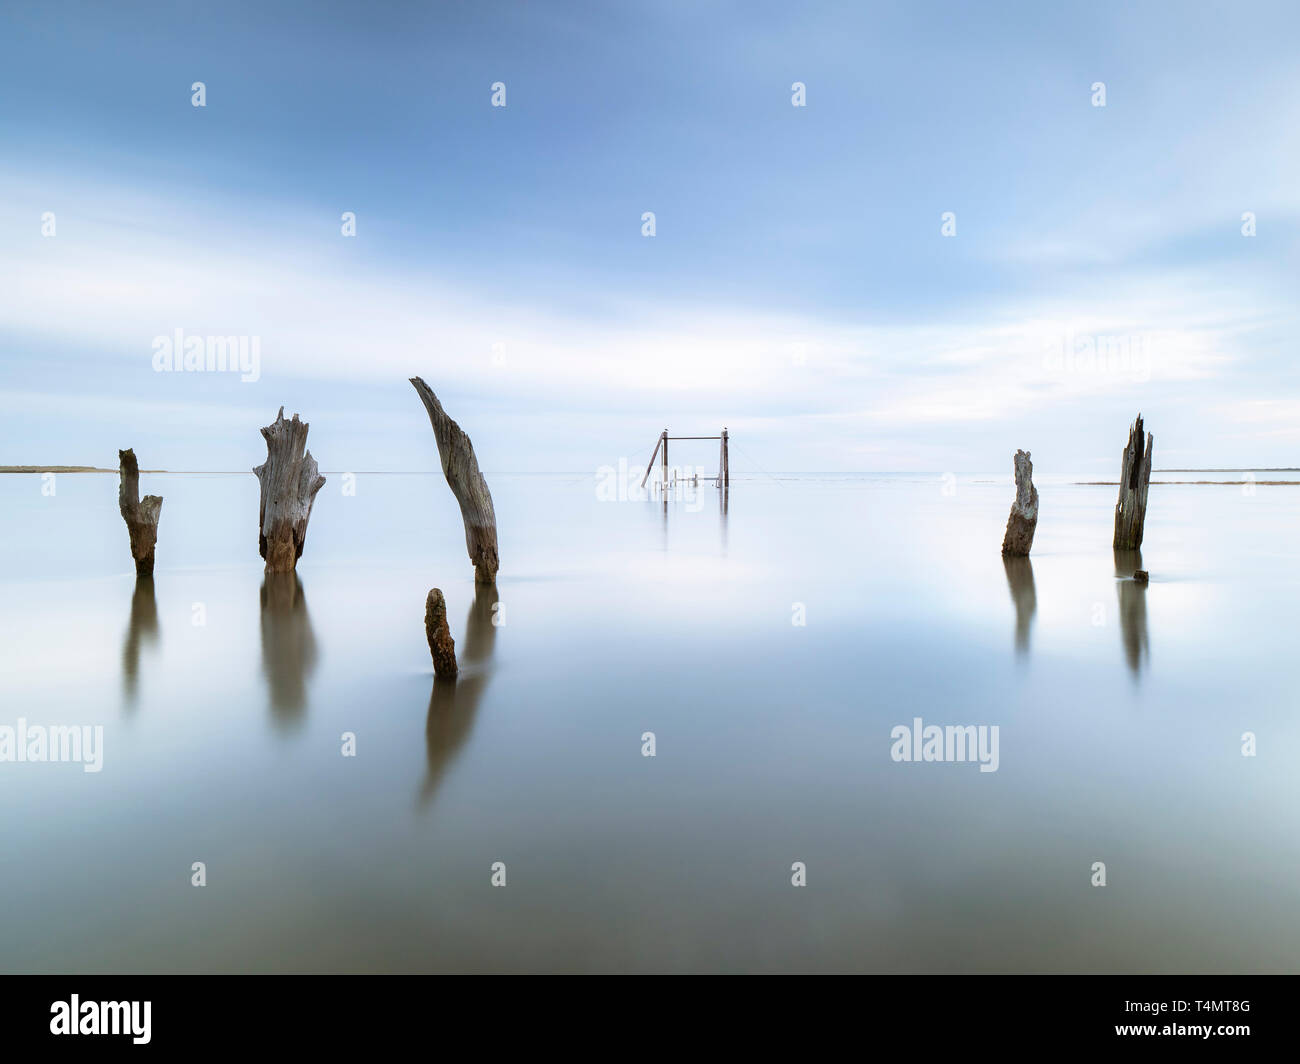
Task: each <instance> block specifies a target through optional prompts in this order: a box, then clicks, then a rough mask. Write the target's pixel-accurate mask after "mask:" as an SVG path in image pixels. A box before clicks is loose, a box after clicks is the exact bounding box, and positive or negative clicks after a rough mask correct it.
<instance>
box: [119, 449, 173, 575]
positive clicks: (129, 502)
mask: <svg viewBox="0 0 1300 1064" xmlns="http://www.w3.org/2000/svg"><path fill="white" fill-rule="evenodd" d="M117 458H118V463H119V465H118V477H119V480H118V487H117V508H118V509H119V510H120V511H121V512H122V519H123V520H124V521H125V522H126V530H127V533H128V534H129V535H130V537H131V557H132V558H134V559H135V575H136V576H153V559H154V548H155V546H156V545H157V543H158V519H159V518H160V517H161V516H162V504H163V501H162V496H160V495H146V496H145V497H144V498H143V499H142V498H140V464H139V463H138V462H137V461H136V458H135V451H134V450H132V449H131V448H130V447H128V448H127V449H126V450H125V451H118V452H117Z"/></svg>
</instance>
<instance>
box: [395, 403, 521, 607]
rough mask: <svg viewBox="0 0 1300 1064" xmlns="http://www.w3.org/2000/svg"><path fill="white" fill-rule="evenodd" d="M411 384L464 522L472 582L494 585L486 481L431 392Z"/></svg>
mask: <svg viewBox="0 0 1300 1064" xmlns="http://www.w3.org/2000/svg"><path fill="white" fill-rule="evenodd" d="M411 384H412V386H413V387H414V388H415V392H416V394H417V395H418V396H419V397H420V401H421V402H422V403H423V404H424V409H425V410H426V411H428V414H429V423H430V424H431V425H432V426H433V436H434V439H435V440H436V441H437V443H438V456H439V458H441V459H442V472H443V475H444V476H445V477H446V478H447V484H448V485H449V486H450V488H451V493H452V494H453V495H455V496H456V501H457V502H458V503H459V504H460V515H461V518H462V520H463V521H464V522H465V549H466V550H468V551H469V560H470V561H471V562H473V563H474V581H475V583H478V584H495V583H496V580H497V569H498V568H499V567H500V562H499V560H498V558H497V517H496V512H495V511H494V510H493V508H492V493H491V492H489V491H488V486H487V481H486V480H484V479H483V474H482V473H480V472H479V468H478V459H477V458H475V457H474V445H473V444H472V443H470V439H469V437H468V436H466V435H465V433H464V431H463V430H462V429H461V427H460V426H459V425H457V424H456V422H454V421H452V419H451V418H450V417H448V416H447V412H446V411H445V410H443V408H442V404H441V403H440V402H438V397H437V396H436V395H434V394H433V389H432V388H430V387H429V386H428V385H427V384H425V383H424V381H423V380H421V379H420V378H419V377H412V378H411Z"/></svg>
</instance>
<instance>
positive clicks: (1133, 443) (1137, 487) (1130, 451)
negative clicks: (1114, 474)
mask: <svg viewBox="0 0 1300 1064" xmlns="http://www.w3.org/2000/svg"><path fill="white" fill-rule="evenodd" d="M1144 443H1145V446H1144ZM1151 444H1152V437H1151V433H1149V432H1148V433H1147V434H1146V439H1145V441H1144V440H1143V436H1142V415H1141V414H1138V416H1137V420H1136V421H1135V422H1133V424H1132V425H1131V426H1130V427H1129V430H1128V446H1127V447H1125V448H1124V464H1123V466H1122V468H1121V470H1120V478H1119V500H1118V501H1117V502H1116V503H1115V549H1116V550H1137V549H1138V548H1139V547H1141V546H1142V530H1143V525H1144V524H1145V523H1146V518H1147V487H1148V485H1149V484H1150V483H1151Z"/></svg>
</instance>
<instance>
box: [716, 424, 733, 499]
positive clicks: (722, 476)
mask: <svg viewBox="0 0 1300 1064" xmlns="http://www.w3.org/2000/svg"><path fill="white" fill-rule="evenodd" d="M719 466H720V468H719V469H718V483H719V484H720V485H721V486H722V487H724V488H729V487H731V463H730V460H729V458H728V456H727V427H726V426H725V425H723V426H722V457H721V461H720V463H719Z"/></svg>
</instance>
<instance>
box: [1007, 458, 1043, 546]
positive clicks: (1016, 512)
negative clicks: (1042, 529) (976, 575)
mask: <svg viewBox="0 0 1300 1064" xmlns="http://www.w3.org/2000/svg"><path fill="white" fill-rule="evenodd" d="M1014 463H1015V470H1016V501H1015V502H1013V503H1012V504H1011V515H1010V516H1009V517H1008V518H1007V531H1006V535H1004V536H1003V537H1002V553H1003V554H1012V555H1017V556H1024V557H1027V556H1028V554H1029V549H1030V548H1031V547H1032V546H1033V545H1034V529H1035V528H1036V527H1037V525H1038V489H1037V488H1036V487H1034V479H1033V478H1034V463H1033V462H1031V461H1030V460H1029V452H1028V451H1016V457H1015V459H1014Z"/></svg>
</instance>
